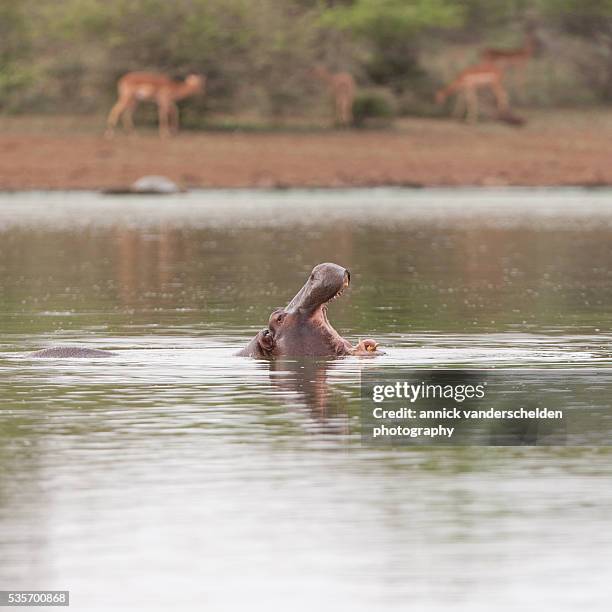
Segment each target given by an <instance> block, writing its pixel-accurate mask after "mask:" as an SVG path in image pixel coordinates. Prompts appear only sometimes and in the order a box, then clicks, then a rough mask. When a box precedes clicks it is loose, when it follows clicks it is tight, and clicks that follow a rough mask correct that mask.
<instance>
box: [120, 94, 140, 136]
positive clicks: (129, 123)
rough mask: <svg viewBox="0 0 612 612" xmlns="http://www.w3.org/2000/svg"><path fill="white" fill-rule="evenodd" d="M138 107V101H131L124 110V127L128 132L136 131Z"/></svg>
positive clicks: (122, 118)
mask: <svg viewBox="0 0 612 612" xmlns="http://www.w3.org/2000/svg"><path fill="white" fill-rule="evenodd" d="M135 108H136V102H134V101H131V102H129V103H128V104H126V106H125V109H124V111H123V115H122V117H121V120H122V122H123V128H124V129H125V131H126V132H127V133H128V134H131V133H132V132H133V131H134V109H135Z"/></svg>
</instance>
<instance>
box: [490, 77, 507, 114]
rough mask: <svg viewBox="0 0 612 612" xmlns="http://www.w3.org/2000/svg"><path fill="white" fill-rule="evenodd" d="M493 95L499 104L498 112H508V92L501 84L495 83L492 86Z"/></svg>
mask: <svg viewBox="0 0 612 612" xmlns="http://www.w3.org/2000/svg"><path fill="white" fill-rule="evenodd" d="M492 88H493V94H494V95H495V100H496V102H497V110H498V111H499V112H500V113H501V112H506V111H507V110H508V94H507V93H506V90H505V89H504V88H503V87H502V85H501V83H495V84H493V85H492Z"/></svg>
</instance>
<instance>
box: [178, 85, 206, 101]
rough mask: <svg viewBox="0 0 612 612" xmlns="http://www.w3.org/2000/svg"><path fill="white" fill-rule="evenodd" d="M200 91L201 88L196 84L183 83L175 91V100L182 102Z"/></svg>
mask: <svg viewBox="0 0 612 612" xmlns="http://www.w3.org/2000/svg"><path fill="white" fill-rule="evenodd" d="M199 90H200V86H199V85H198V84H196V83H181V84H180V85H177V86H176V88H175V89H174V95H173V98H174V99H175V100H181V99H183V98H187V97H189V96H191V95H193V94H195V93H197V92H198V91H199Z"/></svg>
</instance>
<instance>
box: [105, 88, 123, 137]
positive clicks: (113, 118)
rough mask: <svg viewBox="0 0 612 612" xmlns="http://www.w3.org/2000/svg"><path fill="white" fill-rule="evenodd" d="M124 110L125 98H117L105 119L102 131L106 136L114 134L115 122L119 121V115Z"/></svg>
mask: <svg viewBox="0 0 612 612" xmlns="http://www.w3.org/2000/svg"><path fill="white" fill-rule="evenodd" d="M124 110H125V100H122V99H121V98H119V100H117V102H116V103H115V105H114V106H113V108H111V111H110V113H109V114H108V119H107V120H106V132H105V133H104V135H105V136H106V138H112V137H113V136H114V134H115V128H116V127H117V122H118V121H119V117H121V115H122V113H123V111H124Z"/></svg>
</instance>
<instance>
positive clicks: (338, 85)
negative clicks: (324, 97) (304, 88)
mask: <svg viewBox="0 0 612 612" xmlns="http://www.w3.org/2000/svg"><path fill="white" fill-rule="evenodd" d="M313 74H314V76H315V77H316V78H318V79H319V80H320V81H322V82H323V83H325V85H327V88H328V90H329V93H330V94H331V96H332V98H333V99H334V107H335V112H336V121H337V122H338V124H340V125H343V126H349V125H350V124H351V123H352V122H353V102H354V101H355V89H356V87H355V79H354V78H353V76H352V75H351V74H349V73H348V72H330V71H329V70H328V69H327V68H325V67H324V66H316V67H315V68H314V69H313Z"/></svg>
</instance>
